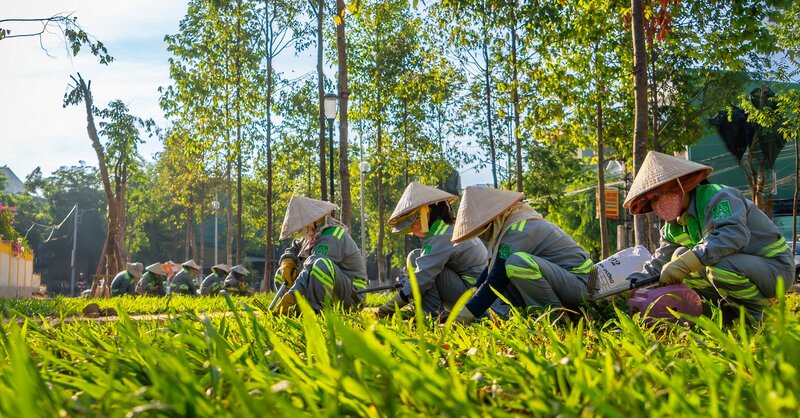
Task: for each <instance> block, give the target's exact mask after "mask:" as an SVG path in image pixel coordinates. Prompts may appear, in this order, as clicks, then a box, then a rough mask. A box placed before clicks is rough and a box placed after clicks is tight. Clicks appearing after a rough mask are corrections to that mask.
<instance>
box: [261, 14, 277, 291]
mask: <svg viewBox="0 0 800 418" xmlns="http://www.w3.org/2000/svg"><path fill="white" fill-rule="evenodd" d="M264 13H266V14H267V16H266V18H265V19H264V20H265V22H266V23H265V26H264V38H265V41H266V58H267V97H266V107H267V138H266V142H267V237H266V243H265V246H264V275H263V277H262V278H261V291H262V292H266V291H268V290H274V289H273V288H274V287H275V286H274V281H273V280H272V274H273V272H272V262H273V260H272V252H273V251H272V241H273V239H274V237H273V236H272V234H273V230H272V42H273V39H272V38H273V37H272V24H271V20H270V17H269V0H264Z"/></svg>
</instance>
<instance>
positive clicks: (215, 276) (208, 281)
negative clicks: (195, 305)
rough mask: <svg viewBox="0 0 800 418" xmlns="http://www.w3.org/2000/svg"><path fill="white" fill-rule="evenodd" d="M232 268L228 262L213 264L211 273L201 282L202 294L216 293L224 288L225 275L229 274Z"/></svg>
mask: <svg viewBox="0 0 800 418" xmlns="http://www.w3.org/2000/svg"><path fill="white" fill-rule="evenodd" d="M230 270H231V269H230V268H229V267H228V265H227V264H216V265H213V266H211V274H209V275H208V276H206V278H205V279H203V282H202V283H200V294H201V295H203V296H208V295H216V294H217V293H219V291H220V290H222V288H223V286H224V284H225V277H227V276H228V273H229V272H230Z"/></svg>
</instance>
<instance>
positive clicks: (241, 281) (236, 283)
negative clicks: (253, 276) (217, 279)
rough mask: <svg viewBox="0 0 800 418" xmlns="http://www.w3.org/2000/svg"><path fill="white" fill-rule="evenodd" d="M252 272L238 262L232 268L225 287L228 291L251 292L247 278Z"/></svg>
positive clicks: (236, 292)
mask: <svg viewBox="0 0 800 418" xmlns="http://www.w3.org/2000/svg"><path fill="white" fill-rule="evenodd" d="M249 275H250V272H249V271H248V270H247V269H246V268H244V266H243V265H241V264H237V265H235V266H233V268H232V269H231V273H230V274H228V277H226V278H225V282H224V288H225V290H226V291H227V292H229V293H233V294H237V295H248V294H250V289H249V286H248V285H247V281H246V280H245V279H246V278H247V276H249Z"/></svg>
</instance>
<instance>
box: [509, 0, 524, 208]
mask: <svg viewBox="0 0 800 418" xmlns="http://www.w3.org/2000/svg"><path fill="white" fill-rule="evenodd" d="M511 16H512V17H511V24H512V27H511V68H512V72H513V81H512V83H513V86H512V88H511V101H512V102H513V103H514V138H515V140H516V144H517V191H518V192H521V191H522V136H521V133H520V129H519V70H518V69H517V16H516V12H512V14H511Z"/></svg>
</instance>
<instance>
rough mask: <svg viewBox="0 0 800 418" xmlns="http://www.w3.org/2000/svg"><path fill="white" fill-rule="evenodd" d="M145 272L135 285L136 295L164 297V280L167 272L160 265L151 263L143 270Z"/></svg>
mask: <svg viewBox="0 0 800 418" xmlns="http://www.w3.org/2000/svg"><path fill="white" fill-rule="evenodd" d="M145 270H147V271H146V272H145V273H144V276H142V279H141V280H139V283H137V284H136V294H137V295H148V296H164V295H166V294H167V288H166V286H165V285H164V279H165V278H166V277H167V272H166V271H164V267H163V266H162V265H161V263H153V264H150V265H149V266H147V268H145Z"/></svg>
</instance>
